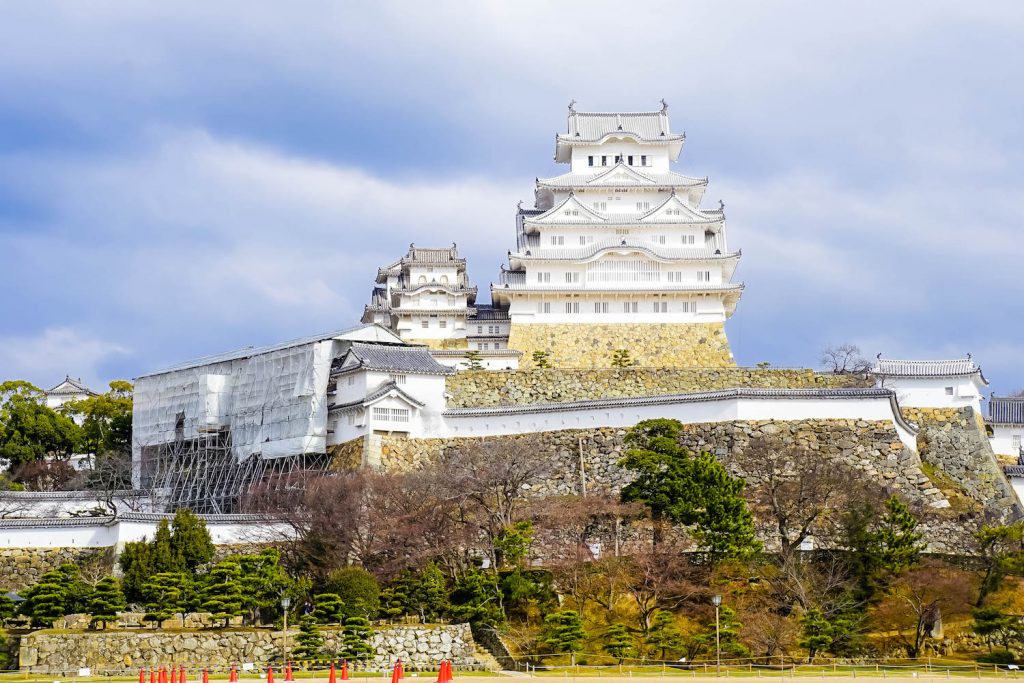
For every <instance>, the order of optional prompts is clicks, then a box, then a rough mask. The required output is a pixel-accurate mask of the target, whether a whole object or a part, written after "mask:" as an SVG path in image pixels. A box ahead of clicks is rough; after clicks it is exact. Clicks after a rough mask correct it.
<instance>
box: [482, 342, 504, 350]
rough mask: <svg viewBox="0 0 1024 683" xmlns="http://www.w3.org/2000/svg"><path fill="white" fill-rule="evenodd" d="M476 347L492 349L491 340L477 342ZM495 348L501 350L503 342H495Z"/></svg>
mask: <svg viewBox="0 0 1024 683" xmlns="http://www.w3.org/2000/svg"><path fill="white" fill-rule="evenodd" d="M476 348H477V350H478V351H490V350H491V342H477V345H476ZM494 350H495V351H501V342H494Z"/></svg>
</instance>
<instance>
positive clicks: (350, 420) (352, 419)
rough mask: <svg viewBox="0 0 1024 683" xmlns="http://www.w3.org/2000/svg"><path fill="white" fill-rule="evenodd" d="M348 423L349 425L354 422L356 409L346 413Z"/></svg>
mask: <svg viewBox="0 0 1024 683" xmlns="http://www.w3.org/2000/svg"><path fill="white" fill-rule="evenodd" d="M348 423H349V425H354V424H355V423H356V411H354V410H353V411H352V412H351V413H349V414H348Z"/></svg>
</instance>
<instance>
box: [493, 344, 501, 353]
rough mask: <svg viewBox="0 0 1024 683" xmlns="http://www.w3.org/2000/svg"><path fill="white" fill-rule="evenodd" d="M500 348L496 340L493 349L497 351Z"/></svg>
mask: <svg viewBox="0 0 1024 683" xmlns="http://www.w3.org/2000/svg"><path fill="white" fill-rule="evenodd" d="M500 348H501V344H499V343H498V342H494V350H495V351H497V350H498V349H500Z"/></svg>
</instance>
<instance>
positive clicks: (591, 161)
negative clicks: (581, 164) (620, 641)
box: [587, 154, 647, 166]
mask: <svg viewBox="0 0 1024 683" xmlns="http://www.w3.org/2000/svg"><path fill="white" fill-rule="evenodd" d="M609 159H614V161H613V162H612V164H613V165H614V164H618V163H621V162H622V160H623V159H625V160H626V164H627V165H629V166H636V165H638V164H634V163H633V162H634V160H636V161H638V162H639V165H640V166H646V165H647V155H646V154H637V155H633V154H627V155H622V154H616V155H614V156H610V155H603V154H602V155H601V156H600V157H597V156H595V155H593V154H591V155H589V156H588V157H587V166H596V165H597V164H596V163H595V162H597V161H600V162H601V163H600V165H601V166H607V165H608V160H609Z"/></svg>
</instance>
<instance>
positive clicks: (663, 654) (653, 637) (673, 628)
mask: <svg viewBox="0 0 1024 683" xmlns="http://www.w3.org/2000/svg"><path fill="white" fill-rule="evenodd" d="M647 644H648V645H650V646H651V647H653V648H655V649H657V650H658V654H659V656H658V659H661V660H662V661H664V660H665V659H666V658H667V656H668V653H669V652H677V651H679V649H680V648H682V647H683V632H682V631H681V630H679V626H677V625H676V620H675V617H674V616H673V615H672V613H671V612H669V611H667V610H659V611H658V612H656V613H655V615H654V621H653V623H652V624H651V629H650V631H648V632H647Z"/></svg>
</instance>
